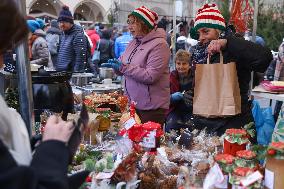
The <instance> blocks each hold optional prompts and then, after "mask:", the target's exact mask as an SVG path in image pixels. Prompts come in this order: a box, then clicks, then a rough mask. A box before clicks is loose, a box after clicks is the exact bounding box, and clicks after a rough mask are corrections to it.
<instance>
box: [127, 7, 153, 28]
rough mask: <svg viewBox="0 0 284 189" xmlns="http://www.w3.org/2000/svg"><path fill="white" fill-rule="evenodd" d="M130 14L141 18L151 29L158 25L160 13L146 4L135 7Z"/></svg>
mask: <svg viewBox="0 0 284 189" xmlns="http://www.w3.org/2000/svg"><path fill="white" fill-rule="evenodd" d="M130 15H134V16H136V17H138V18H140V19H141V20H142V21H143V22H144V23H145V24H146V25H147V26H148V27H149V28H150V29H153V28H154V27H155V26H156V25H157V20H158V14H157V13H155V12H154V11H152V10H150V9H148V8H147V7H145V6H141V7H139V8H137V9H135V10H134V11H133V12H132V13H131V14H129V16H130ZM129 16H128V17H129Z"/></svg>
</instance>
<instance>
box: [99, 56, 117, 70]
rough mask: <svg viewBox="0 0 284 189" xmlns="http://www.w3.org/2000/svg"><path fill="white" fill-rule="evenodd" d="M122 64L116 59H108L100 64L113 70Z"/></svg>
mask: <svg viewBox="0 0 284 189" xmlns="http://www.w3.org/2000/svg"><path fill="white" fill-rule="evenodd" d="M121 66H122V62H121V61H120V60H118V59H109V60H108V61H107V63H103V64H101V67H106V68H112V69H114V70H115V71H119V70H120V68H121Z"/></svg>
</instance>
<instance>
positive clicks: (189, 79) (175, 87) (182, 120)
mask: <svg viewBox="0 0 284 189" xmlns="http://www.w3.org/2000/svg"><path fill="white" fill-rule="evenodd" d="M190 57H191V54H190V53H189V52H187V51H185V50H182V49H180V50H178V52H177V53H176V58H175V65H176V66H175V67H176V69H175V70H173V71H172V72H171V74H170V90H171V102H170V109H169V112H168V115H167V118H166V132H169V131H170V130H172V129H174V130H179V129H181V128H189V129H191V123H192V122H191V118H192V97H193V82H194V81H193V73H194V71H193V70H192V69H191V62H190Z"/></svg>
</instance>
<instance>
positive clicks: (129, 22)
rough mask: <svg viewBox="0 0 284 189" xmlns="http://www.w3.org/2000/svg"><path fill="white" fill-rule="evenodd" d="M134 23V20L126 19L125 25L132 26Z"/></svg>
mask: <svg viewBox="0 0 284 189" xmlns="http://www.w3.org/2000/svg"><path fill="white" fill-rule="evenodd" d="M135 22H136V20H129V19H127V21H126V23H127V24H128V25H132V24H134V23H135Z"/></svg>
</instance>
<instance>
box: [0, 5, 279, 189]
mask: <svg viewBox="0 0 284 189" xmlns="http://www.w3.org/2000/svg"><path fill="white" fill-rule="evenodd" d="M212 12H214V15H212ZM11 13H13V14H11ZM158 20H159V17H158V14H157V13H155V12H154V11H153V10H150V9H149V8H147V7H146V6H141V7H139V8H136V9H134V10H133V11H132V12H131V13H130V14H129V16H128V19H127V21H126V23H127V27H126V26H125V27H123V28H122V32H121V34H120V35H117V34H115V33H113V32H112V31H111V30H109V29H106V28H104V26H103V25H92V26H91V27H90V28H89V29H87V30H86V31H85V30H84V28H83V27H82V26H79V25H77V24H75V23H74V18H73V16H72V14H71V12H70V10H69V8H68V7H66V6H63V7H62V10H61V11H60V14H59V16H58V19H57V20H52V21H51V23H50V24H49V26H47V25H46V24H45V23H44V21H43V20H41V19H35V18H26V19H25V18H23V17H22V16H21V14H20V13H19V12H18V10H17V8H16V5H15V4H14V3H12V2H10V1H9V0H2V1H1V2H0V21H1V23H2V26H1V28H0V62H1V63H2V61H3V55H4V54H5V53H7V50H10V51H11V46H12V43H15V44H17V43H18V42H20V41H21V40H23V39H24V38H25V37H26V36H28V41H29V43H28V44H29V58H30V62H31V64H38V65H43V66H45V67H47V68H48V69H52V70H56V71H70V72H84V71H86V69H90V71H91V72H94V73H95V72H97V68H98V67H109V68H113V69H114V71H115V72H116V74H117V75H120V76H123V78H124V87H125V88H124V91H125V94H126V95H127V97H128V99H129V101H134V102H136V112H137V114H138V116H139V117H140V119H141V121H142V123H145V122H147V121H154V122H157V123H160V124H162V125H165V130H166V131H167V132H169V131H171V130H179V129H181V128H187V129H189V130H193V129H198V130H202V129H204V128H205V127H207V130H208V131H209V132H211V133H216V134H217V135H219V136H220V135H222V134H223V133H224V132H225V130H226V129H228V128H241V127H243V126H244V125H245V124H247V123H249V122H251V121H253V117H252V113H251V103H250V100H249V97H248V91H249V83H250V80H251V71H256V72H265V71H266V70H267V68H268V66H269V64H270V62H271V61H272V54H271V51H270V49H268V48H267V47H265V46H264V45H263V44H261V45H259V44H256V43H253V42H250V41H247V40H245V39H244V38H242V37H240V36H237V35H235V33H234V32H227V30H228V28H227V26H226V23H225V19H224V17H223V16H222V14H221V13H220V11H219V9H218V7H217V6H216V5H215V4H205V5H204V6H203V7H201V8H200V9H199V10H198V12H197V15H196V17H195V22H194V25H193V27H192V28H191V32H190V35H191V38H192V40H193V41H194V42H193V43H191V44H192V45H191V46H190V47H187V48H186V47H185V46H181V48H180V49H179V50H178V51H177V53H176V55H175V59H174V64H175V69H174V70H172V71H171V72H170V69H169V62H170V57H171V49H170V46H171V44H168V42H167V36H168V35H167V33H166V31H165V27H164V26H165V24H167V23H165V22H166V21H165V19H164V20H163V23H165V24H163V23H161V22H160V24H158ZM182 36H185V34H182V35H181V38H180V39H179V40H178V41H177V42H179V41H184V40H186V39H187V38H183V37H182ZM280 47H281V49H280V50H282V51H281V52H279V60H278V62H277V66H276V69H277V70H278V72H277V73H275V78H279V77H280V78H281V76H282V67H283V63H284V58H283V56H282V55H283V43H282V45H281V46H280ZM97 52H99V56H98V54H97ZM209 59H210V64H215V63H219V62H220V61H222V62H223V63H224V64H231V63H232V62H234V63H235V64H236V68H235V71H236V73H237V81H238V84H239V92H238V93H239V94H236V95H238V96H240V102H241V103H240V112H239V113H236V114H235V115H230V116H226V115H224V116H218V117H203V116H200V115H194V99H196V98H198V97H197V96H195V88H196V81H195V79H196V78H197V77H199V75H196V74H197V72H195V71H196V67H197V66H198V65H205V64H208V63H209ZM4 63H5V62H4ZM1 65H2V64H1ZM224 82H226V81H224ZM213 87H215V88H216V90H217V91H218V90H219V88H218V86H213ZM210 95H212V94H208V96H210ZM0 101H1V103H0V110H1V111H0V117H1V126H0V129H1V132H0V133H1V134H0V148H1V152H0V154H1V155H0V157H1V161H0V162H1V165H0V185H1V187H3V188H30V189H32V188H62V189H63V188H76V187H77V186H78V185H80V183H82V182H83V180H84V178H85V177H86V175H87V174H88V173H87V172H83V173H79V175H75V176H73V177H72V178H68V177H67V167H68V160H69V158H70V157H69V156H70V154H69V153H68V146H67V145H66V143H67V141H68V140H69V138H70V136H71V133H72V131H73V129H74V126H73V124H72V123H70V122H65V121H63V120H62V119H61V118H58V117H54V116H52V117H51V118H50V119H49V120H48V122H47V124H46V127H45V132H44V135H43V140H42V142H41V144H40V145H39V146H38V147H37V148H36V150H35V152H34V154H33V155H32V153H31V149H30V147H29V145H28V143H29V142H28V136H27V132H26V130H25V129H24V128H23V129H22V130H21V132H22V133H17V132H18V130H17V129H16V128H15V127H16V126H15V121H14V120H12V119H11V118H12V117H13V116H11V115H12V114H15V112H11V110H9V109H8V107H7V105H6V104H5V102H4V100H3V99H2V97H0ZM232 106H233V108H236V107H234V106H237V104H233V105H232ZM209 108H210V107H209ZM225 108H226V107H225ZM18 135H23V136H22V137H23V138H24V141H25V142H23V144H24V143H26V144H27V145H26V147H25V149H26V150H25V152H23V150H19V148H18V147H17V145H16V143H17V141H16V140H15V138H14V137H15V136H18ZM23 160H24V161H23ZM15 179H16V181H15ZM74 183H75V184H74Z"/></svg>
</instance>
